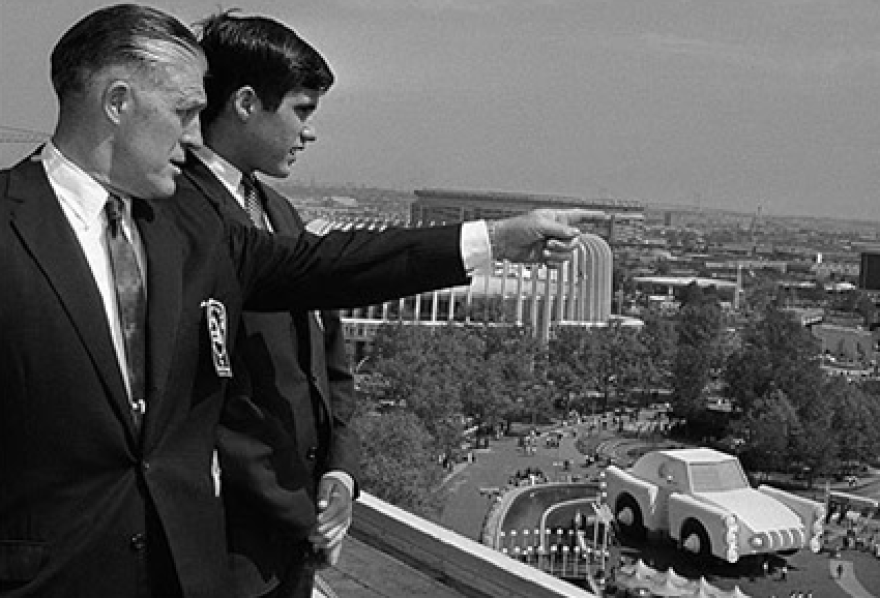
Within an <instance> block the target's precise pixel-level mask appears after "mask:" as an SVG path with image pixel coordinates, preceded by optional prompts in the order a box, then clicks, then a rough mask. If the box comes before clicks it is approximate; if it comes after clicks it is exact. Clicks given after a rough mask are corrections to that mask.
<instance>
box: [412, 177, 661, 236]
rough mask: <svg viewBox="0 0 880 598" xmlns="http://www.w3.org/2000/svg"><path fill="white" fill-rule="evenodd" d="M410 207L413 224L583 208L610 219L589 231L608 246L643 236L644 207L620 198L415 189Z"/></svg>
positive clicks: (593, 226)
mask: <svg viewBox="0 0 880 598" xmlns="http://www.w3.org/2000/svg"><path fill="white" fill-rule="evenodd" d="M415 196H416V201H415V203H413V205H412V207H411V214H412V221H413V222H415V223H425V224H427V223H432V222H433V223H436V224H440V223H444V222H462V221H464V220H475V219H480V218H487V219H493V218H507V217H510V216H517V215H519V214H523V213H525V212H528V211H529V210H534V209H537V208H556V209H559V208H584V209H588V210H602V211H604V212H605V213H606V214H609V215H610V216H611V218H610V219H608V220H607V221H605V222H603V223H595V224H593V225H592V228H590V229H589V230H588V232H591V233H594V234H597V235H599V236H601V237H603V238H604V239H605V240H606V241H608V242H609V243H610V244H612V245H614V244H615V243H634V242H639V241H641V239H642V238H643V237H644V233H645V205H644V204H643V203H641V202H638V201H632V200H620V199H583V198H579V197H569V196H563V195H536V194H531V193H506V192H500V191H459V190H451V189H418V190H416V191H415Z"/></svg>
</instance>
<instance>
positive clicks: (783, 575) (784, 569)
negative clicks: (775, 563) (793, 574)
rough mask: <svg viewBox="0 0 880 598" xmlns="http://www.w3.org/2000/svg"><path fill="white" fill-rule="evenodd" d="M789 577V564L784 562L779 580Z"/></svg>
mask: <svg viewBox="0 0 880 598" xmlns="http://www.w3.org/2000/svg"><path fill="white" fill-rule="evenodd" d="M787 579H788V565H787V564H785V563H783V565H782V567H780V569H779V580H780V581H785V580H787Z"/></svg>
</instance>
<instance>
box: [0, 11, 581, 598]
mask: <svg viewBox="0 0 880 598" xmlns="http://www.w3.org/2000/svg"><path fill="white" fill-rule="evenodd" d="M51 67H52V82H53V85H54V87H55V90H56V92H57V95H58V99H59V104H60V109H59V117H58V122H57V126H56V128H55V132H54V134H53V136H52V140H51V141H50V142H49V143H47V144H46V145H45V146H44V147H43V148H42V149H40V150H39V151H38V152H37V153H36V154H34V155H33V156H31V157H29V158H26V159H25V160H23V161H22V162H20V163H19V164H17V165H16V166H14V167H13V168H11V169H9V170H5V171H0V231H2V233H0V281H2V284H0V331H2V334H0V596H4V597H12V596H15V597H18V596H40V597H88V598H91V597H104V596H107V597H111V596H112V597H114V598H115V597H128V596H132V597H134V596H156V597H163V598H164V597H174V596H188V597H205V598H209V597H210V598H216V597H222V596H227V595H229V592H230V590H229V588H230V584H229V580H228V576H227V566H226V565H227V554H226V546H225V537H224V523H223V510H222V505H221V501H220V498H219V496H218V492H217V490H218V489H217V486H216V485H215V481H214V479H213V477H212V467H211V463H212V458H211V457H212V452H213V448H214V442H215V431H216V424H217V422H218V419H219V415H220V406H221V403H222V398H223V394H224V389H225V387H226V382H227V381H228V380H229V379H230V378H231V377H232V376H234V375H236V363H235V362H234V361H233V360H231V359H230V354H231V350H232V347H233V345H234V341H235V338H234V337H235V332H236V330H237V329H238V323H239V317H240V314H241V311H242V309H243V308H245V307H246V308H248V309H252V310H272V311H274V310H282V309H293V308H296V309H310V308H316V307H341V306H345V305H352V304H363V303H374V302H378V301H381V300H384V299H387V298H389V296H397V295H404V294H411V293H415V292H420V291H423V290H427V289H430V288H436V287H444V286H451V285H454V284H461V283H463V282H466V280H467V275H468V269H469V268H470V267H471V266H472V265H473V264H474V263H475V262H473V260H474V259H475V254H477V255H476V258H477V259H479V257H480V256H479V255H478V254H484V255H483V256H482V257H483V258H485V257H486V255H488V247H487V245H488V242H487V241H486V240H485V239H484V241H483V244H482V245H481V244H480V242H479V239H480V238H481V236H486V237H488V238H490V239H492V238H494V241H493V243H492V247H493V249H495V250H496V251H497V252H499V253H498V255H501V256H504V257H508V258H512V259H515V258H520V259H531V260H543V261H551V262H552V261H557V260H560V259H564V258H565V257H566V256H567V254H568V252H569V251H570V249H571V247H572V245H573V243H574V240H573V239H574V237H575V235H576V234H577V230H576V229H574V228H572V227H570V226H568V223H567V222H565V220H566V219H567V218H568V217H569V216H571V217H575V218H576V217H581V216H582V214H571V215H568V214H567V215H562V216H560V215H559V214H552V213H551V214H546V215H544V216H540V215H532V216H530V217H526V218H520V219H512V220H508V221H500V222H495V223H489V225H488V226H487V225H486V224H485V223H471V226H466V227H441V228H437V229H430V230H425V231H419V232H412V231H394V232H391V233H388V234H382V235H375V234H369V233H352V234H341V235H339V234H337V235H331V236H329V237H327V238H324V239H320V238H316V237H311V236H308V237H305V236H304V237H298V238H296V239H292V238H288V237H282V236H280V235H276V236H272V235H269V234H266V233H265V232H262V231H258V230H255V229H253V228H251V227H247V226H243V225H240V224H238V223H236V222H234V221H232V220H230V219H228V218H224V217H223V216H221V215H219V214H218V213H217V211H216V210H215V209H214V208H213V207H212V206H210V205H209V204H208V203H207V202H206V201H204V199H198V200H196V196H188V195H187V196H183V197H181V198H179V200H177V201H169V200H168V199H167V197H168V196H170V195H171V194H172V193H173V192H174V190H175V181H174V178H175V176H176V175H178V174H179V173H180V165H181V164H182V162H183V161H184V157H185V156H184V149H185V148H186V147H191V146H198V145H199V144H200V142H201V137H200V132H199V118H198V116H199V112H200V110H201V109H202V108H203V107H204V105H205V93H204V90H203V87H202V80H203V77H204V75H205V70H206V63H205V58H204V55H203V53H202V51H201V49H200V47H199V45H198V43H197V41H196V39H195V37H194V36H193V35H192V33H191V32H190V31H189V30H188V29H187V28H186V27H184V26H183V25H181V24H180V23H179V22H178V21H177V20H175V19H174V18H172V17H170V16H168V15H166V14H164V13H162V12H159V11H156V10H154V9H150V8H146V7H142V6H137V5H117V6H110V7H107V8H103V9H100V10H98V11H96V12H94V13H92V14H90V15H88V16H87V17H85V18H84V19H83V20H81V21H80V22H78V23H77V24H75V25H74V26H73V27H72V28H71V29H70V30H68V31H67V32H66V33H65V34H64V35H63V36H62V38H61V40H60V41H59V42H58V44H57V45H56V47H55V49H54V51H53V53H52V60H51ZM198 197H200V196H198ZM190 199H191V201H190ZM546 216H550V217H546ZM556 216H560V218H561V221H557V220H556V219H555V218H556ZM487 230H488V231H489V234H488V235H486V231H487ZM474 233H475V234H474ZM472 234H473V236H474V237H475V238H476V239H477V241H476V242H474V243H472V242H471V241H469V240H468V239H470V238H471V236H472ZM365 255H369V256H370V257H371V259H370V260H369V262H368V263H365V261H364V259H363V256H365ZM340 281H341V282H340Z"/></svg>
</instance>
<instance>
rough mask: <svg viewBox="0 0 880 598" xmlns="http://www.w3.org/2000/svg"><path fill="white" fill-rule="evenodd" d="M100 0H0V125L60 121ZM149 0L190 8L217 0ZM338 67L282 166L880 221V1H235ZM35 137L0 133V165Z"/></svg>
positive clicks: (395, 182)
mask: <svg viewBox="0 0 880 598" xmlns="http://www.w3.org/2000/svg"><path fill="white" fill-rule="evenodd" d="M105 4H107V3H106V2H98V1H96V0H4V1H3V2H2V4H0V11H2V12H0V66H2V70H3V73H4V75H5V78H6V80H7V82H11V84H8V85H6V86H3V88H2V89H0V127H13V128H21V129H29V130H35V131H42V132H46V133H49V132H51V126H52V123H54V119H55V114H56V102H55V98H54V95H53V94H52V92H51V87H50V85H49V76H48V56H49V53H50V51H51V48H52V46H53V45H54V44H55V42H56V41H57V39H58V37H59V36H60V35H61V34H62V33H63V31H64V30H66V29H67V28H68V27H70V26H71V25H72V24H73V23H74V22H75V21H76V20H77V19H78V18H80V17H81V16H82V15H84V14H86V13H87V12H89V11H91V10H94V9H95V8H97V7H99V6H102V5H105ZM149 4H151V5H153V6H156V7H157V8H161V9H164V10H167V11H169V12H171V13H173V14H175V15H177V16H178V17H179V18H180V19H181V20H182V21H183V22H185V23H193V22H195V21H197V20H198V19H200V18H202V17H204V16H206V15H207V14H208V13H209V12H211V11H213V10H217V9H218V8H219V7H224V8H228V7H229V6H222V5H218V4H217V3H216V2H215V1H208V0H191V1H187V2H184V1H182V0H157V1H154V2H149ZM232 6H237V7H240V8H241V9H242V11H243V12H244V13H246V14H250V13H254V14H265V15H268V16H271V17H274V18H277V19H279V20H281V21H283V22H285V23H286V24H288V25H290V26H291V27H293V28H294V29H296V30H297V31H298V32H299V33H300V34H301V35H302V36H303V37H304V38H305V39H307V40H308V41H309V42H310V43H312V44H313V45H314V46H315V47H316V48H318V50H319V51H321V52H322V53H323V54H324V55H325V57H326V58H327V59H328V61H329V62H330V64H331V66H332V67H333V69H334V71H335V73H336V75H337V83H336V85H335V86H334V88H333V89H332V90H331V91H330V93H329V94H328V95H327V96H326V98H325V99H323V100H322V104H321V108H320V110H319V111H318V113H317V115H316V118H315V127H316V130H317V132H318V137H319V141H318V143H316V144H314V146H313V147H310V149H309V150H308V151H307V152H306V153H305V154H304V155H303V156H301V158H300V160H299V162H298V164H297V166H296V168H295V174H294V176H295V177H296V178H297V179H299V180H314V181H317V182H320V183H325V184H338V183H355V184H361V185H367V186H375V187H379V188H391V189H409V190H412V189H418V188H435V187H442V188H456V189H473V190H490V191H504V192H525V193H540V194H559V195H568V196H578V197H586V198H590V197H601V196H606V197H613V198H617V199H624V200H636V201H643V202H645V203H647V204H657V203H659V204H674V205H689V206H700V207H705V208H713V209H715V208H721V209H731V210H734V211H742V212H746V213H748V212H754V211H755V210H757V209H758V207H759V206H760V208H761V209H762V212H763V214H765V215H766V216H774V215H805V216H823V217H837V218H853V219H863V220H871V221H874V220H880V197H878V195H877V191H876V190H878V189H880V169H878V167H880V151H878V150H880V111H878V110H876V108H875V107H874V105H875V103H876V98H878V97H880V38H877V36H876V31H877V30H880V3H877V2H873V1H868V0H742V1H738V2H725V1H724V0H701V1H700V2H696V1H693V0H652V1H651V2H644V1H643V0H615V1H614V2H609V1H607V0H541V1H537V0H423V1H413V0H409V1H403V0H345V1H343V0H321V1H318V0H303V1H300V2H294V3H286V4H283V5H279V4H277V3H273V2H269V1H268V0H241V1H239V2H236V3H235V4H234V5H232ZM32 145H33V144H22V143H4V144H0V165H3V166H7V165H10V164H12V163H14V162H15V161H16V160H17V159H18V158H20V157H21V156H23V155H24V153H26V152H27V151H29V149H30V148H31V147H32Z"/></svg>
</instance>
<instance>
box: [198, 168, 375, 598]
mask: <svg viewBox="0 0 880 598" xmlns="http://www.w3.org/2000/svg"><path fill="white" fill-rule="evenodd" d="M184 174H185V175H186V177H187V178H188V179H189V180H190V181H191V182H192V183H193V185H194V186H196V187H198V188H199V189H201V191H202V192H203V193H204V194H205V196H206V198H208V200H209V201H210V202H211V203H212V204H213V205H214V206H215V207H216V208H217V210H218V212H220V213H221V214H223V215H224V216H226V217H228V218H230V219H234V220H238V221H240V222H241V223H242V224H246V225H248V224H250V221H249V220H248V216H247V214H246V212H245V211H244V210H243V209H242V208H241V206H240V205H239V203H238V202H237V201H236V199H235V198H234V197H233V196H232V195H231V194H230V193H229V192H228V191H227V189H226V187H224V186H223V185H222V184H221V183H220V181H219V180H218V179H217V178H216V177H215V176H214V175H213V174H212V173H211V171H210V170H209V169H208V168H207V167H205V165H204V164H202V162H201V161H199V160H197V159H191V160H190V161H189V162H188V164H187V166H186V168H185V169H184ZM263 189H264V191H265V196H266V211H267V215H268V218H269V221H270V222H271V224H272V229H273V231H274V232H275V234H287V235H299V234H303V231H304V226H303V223H302V220H301V219H300V217H299V214H297V212H296V211H295V210H294V209H293V207H292V206H291V205H290V203H289V202H288V201H287V200H286V199H285V198H284V197H282V196H281V195H279V194H278V193H276V192H275V191H273V190H272V189H271V188H269V187H266V186H265V185H264V186H263ZM320 322H321V323H319V322H318V320H317V319H316V318H315V316H314V314H312V313H311V312H307V311H295V312H278V313H255V312H245V313H244V314H243V315H242V325H241V328H240V330H239V335H238V341H237V343H236V352H235V357H236V359H235V362H236V367H237V368H238V371H239V373H240V372H242V371H243V370H246V372H247V376H244V375H241V374H239V375H238V376H236V378H235V379H234V380H233V381H232V382H231V384H230V385H229V389H228V393H227V404H226V408H225V410H224V413H223V415H222V416H221V427H220V431H219V434H218V448H219V451H220V463H221V466H222V470H223V476H222V480H223V492H222V494H223V497H224V502H225V505H226V520H227V533H228V534H229V545H230V554H231V566H232V572H233V577H234V583H235V585H236V591H237V593H238V595H239V596H262V595H264V594H266V593H267V592H268V591H270V590H271V589H272V588H273V587H274V586H275V585H277V582H278V581H279V579H281V578H283V577H284V576H285V574H289V572H290V569H291V567H298V568H301V567H302V565H303V559H302V558H301V555H302V553H303V551H304V550H305V549H306V548H307V544H306V538H307V536H308V534H309V533H310V532H311V530H312V527H313V526H314V524H315V520H316V512H315V501H316V496H315V493H316V489H317V483H318V481H319V480H320V478H321V476H322V475H323V474H324V473H326V472H327V471H329V470H331V469H333V470H341V471H345V472H346V473H348V474H349V475H351V476H352V478H356V476H357V471H358V461H359V457H360V442H359V439H358V437H357V435H356V434H355V432H354V431H353V430H352V429H351V428H349V427H348V422H349V420H350V418H351V415H352V413H353V411H354V407H355V405H354V400H355V397H354V381H353V378H352V376H351V373H350V372H349V368H348V356H347V354H346V349H345V338H344V336H343V332H342V326H341V322H340V320H339V317H338V315H337V314H336V313H335V312H332V311H324V312H321V318H320Z"/></svg>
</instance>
